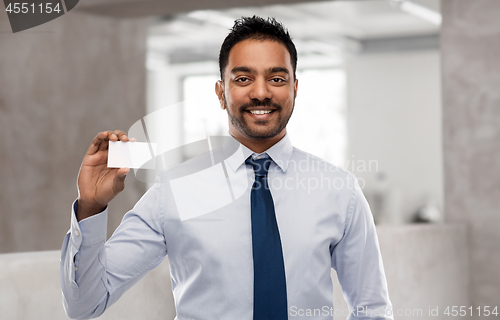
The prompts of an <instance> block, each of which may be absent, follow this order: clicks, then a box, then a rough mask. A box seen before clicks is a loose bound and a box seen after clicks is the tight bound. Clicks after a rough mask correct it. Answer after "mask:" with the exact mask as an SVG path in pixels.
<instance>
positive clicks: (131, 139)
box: [129, 138, 137, 142]
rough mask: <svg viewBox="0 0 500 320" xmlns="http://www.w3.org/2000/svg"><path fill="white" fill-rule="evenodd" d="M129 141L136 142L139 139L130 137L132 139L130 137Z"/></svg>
mask: <svg viewBox="0 0 500 320" xmlns="http://www.w3.org/2000/svg"><path fill="white" fill-rule="evenodd" d="M129 141H130V142H136V141H137V139H136V138H130V139H129Z"/></svg>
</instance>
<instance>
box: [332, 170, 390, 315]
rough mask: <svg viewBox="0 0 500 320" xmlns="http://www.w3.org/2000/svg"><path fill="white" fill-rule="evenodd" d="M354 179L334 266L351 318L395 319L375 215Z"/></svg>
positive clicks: (336, 249) (333, 252)
mask: <svg viewBox="0 0 500 320" xmlns="http://www.w3.org/2000/svg"><path fill="white" fill-rule="evenodd" d="M351 179H352V183H351V186H352V188H351V190H352V195H351V200H350V203H349V208H348V211H347V218H346V224H345V230H344V235H343V237H342V239H341V240H340V241H339V242H338V243H337V244H336V245H335V247H334V248H333V251H332V267H333V268H334V269H335V270H336V271H337V276H338V279H339V283H340V285H341V287H342V293H343V295H344V299H345V300H346V302H347V304H348V307H349V311H350V314H349V317H348V318H347V319H348V320H354V319H377V320H382V319H383V320H389V319H393V316H392V304H391V301H390V299H389V294H388V290H387V281H386V278H385V272H384V266H383V263H382V256H381V254H380V249H379V244H378V238H377V233H376V229H375V224H374V221H373V216H372V214H371V211H370V207H369V206H368V202H367V201H366V199H365V197H364V195H363V193H362V191H361V188H360V187H359V184H358V183H357V179H356V178H355V177H354V175H352V177H351Z"/></svg>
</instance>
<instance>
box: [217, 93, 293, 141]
mask: <svg viewBox="0 0 500 320" xmlns="http://www.w3.org/2000/svg"><path fill="white" fill-rule="evenodd" d="M293 103H294V106H295V100H294V102H293ZM294 106H292V112H290V114H289V115H288V116H286V115H285V118H283V117H282V114H281V113H280V114H279V115H278V123H277V125H274V126H273V127H271V128H270V130H268V131H266V132H259V131H255V130H252V129H251V128H250V127H249V126H248V125H247V123H246V121H245V118H244V116H243V114H244V112H247V111H245V109H247V108H249V107H273V108H276V111H274V112H280V111H281V110H282V109H283V108H282V107H281V106H280V105H279V104H277V103H274V102H271V100H269V99H265V100H263V101H260V100H257V99H253V100H251V102H250V103H247V104H244V105H242V106H240V107H239V112H240V114H241V117H240V118H237V117H235V116H233V115H232V114H231V112H230V111H229V108H228V107H227V101H226V96H224V107H225V108H226V111H227V114H228V116H229V121H231V124H232V125H233V126H235V127H236V128H238V131H240V132H241V133H242V134H243V135H244V136H246V137H248V138H251V139H256V140H266V139H271V138H274V137H276V136H277V135H278V134H279V133H280V132H281V131H283V129H284V128H285V127H286V125H287V124H288V120H290V117H291V116H292V113H293V107H294ZM256 123H257V124H264V123H265V122H264V121H262V122H261V121H258V122H256Z"/></svg>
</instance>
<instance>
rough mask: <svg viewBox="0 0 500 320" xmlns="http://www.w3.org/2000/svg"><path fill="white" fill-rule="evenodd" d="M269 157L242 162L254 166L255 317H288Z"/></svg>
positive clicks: (259, 319) (263, 319)
mask: <svg viewBox="0 0 500 320" xmlns="http://www.w3.org/2000/svg"><path fill="white" fill-rule="evenodd" d="M271 162H272V160H271V159H270V158H264V159H259V160H253V159H252V157H250V158H248V159H247V160H246V161H245V163H246V164H249V165H251V166H252V167H253V170H254V173H255V182H254V184H253V186H252V193H251V195H250V198H251V204H252V218H251V220H252V249H253V268H254V294H253V297H254V304H253V319H254V320H282V319H288V310H287V299H286V278H285V265H284V262H283V251H282V249H281V239H280V233H279V230H278V224H277V222H276V214H275V212H274V202H273V197H272V196H271V192H270V191H269V185H268V183H267V171H268V170H269V166H270V165H271Z"/></svg>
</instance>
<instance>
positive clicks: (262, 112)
mask: <svg viewBox="0 0 500 320" xmlns="http://www.w3.org/2000/svg"><path fill="white" fill-rule="evenodd" d="M250 113H252V114H266V113H271V110H250Z"/></svg>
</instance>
